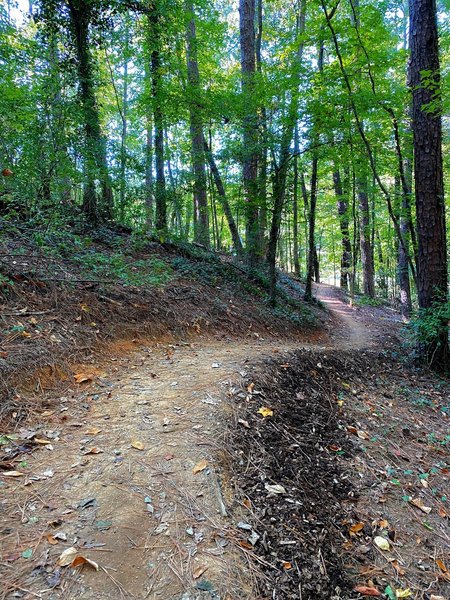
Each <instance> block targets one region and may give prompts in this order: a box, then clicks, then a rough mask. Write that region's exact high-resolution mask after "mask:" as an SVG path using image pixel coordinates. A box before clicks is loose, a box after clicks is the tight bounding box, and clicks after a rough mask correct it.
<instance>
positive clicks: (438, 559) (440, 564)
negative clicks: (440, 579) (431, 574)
mask: <svg viewBox="0 0 450 600" xmlns="http://www.w3.org/2000/svg"><path fill="white" fill-rule="evenodd" d="M436 564H437V566H438V567H439V568H440V570H441V571H442V572H443V573H447V567H446V566H445V564H444V562H443V561H442V560H441V559H440V558H437V559H436Z"/></svg>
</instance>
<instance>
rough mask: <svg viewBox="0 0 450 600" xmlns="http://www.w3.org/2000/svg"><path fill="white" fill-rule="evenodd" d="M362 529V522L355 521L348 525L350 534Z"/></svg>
mask: <svg viewBox="0 0 450 600" xmlns="http://www.w3.org/2000/svg"><path fill="white" fill-rule="evenodd" d="M363 529H364V523H355V524H354V525H352V526H351V527H350V534H354V535H355V534H356V533H359V532H360V531H362V530H363Z"/></svg>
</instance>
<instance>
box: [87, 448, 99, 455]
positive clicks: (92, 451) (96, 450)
mask: <svg viewBox="0 0 450 600" xmlns="http://www.w3.org/2000/svg"><path fill="white" fill-rule="evenodd" d="M102 452H103V450H100V448H89V450H86V451H85V452H83V454H101V453H102Z"/></svg>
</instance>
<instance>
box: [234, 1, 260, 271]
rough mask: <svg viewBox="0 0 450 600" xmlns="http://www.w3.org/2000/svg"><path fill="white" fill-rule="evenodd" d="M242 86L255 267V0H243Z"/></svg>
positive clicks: (249, 236)
mask: <svg viewBox="0 0 450 600" xmlns="http://www.w3.org/2000/svg"><path fill="white" fill-rule="evenodd" d="M239 30H240V48H241V87H242V94H243V96H244V106H245V107H246V108H245V114H244V116H243V121H242V156H243V159H242V176H243V187H244V203H245V207H246V251H247V257H248V262H249V265H250V266H251V267H253V266H255V264H256V263H257V262H258V260H259V258H260V257H259V252H258V251H259V239H260V235H259V202H258V128H257V125H258V119H257V114H256V107H255V105H254V104H255V102H254V96H255V72H256V48H255V0H239Z"/></svg>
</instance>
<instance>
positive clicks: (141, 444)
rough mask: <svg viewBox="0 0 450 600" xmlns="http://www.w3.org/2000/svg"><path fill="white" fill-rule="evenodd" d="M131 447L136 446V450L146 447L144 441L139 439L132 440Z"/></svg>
mask: <svg viewBox="0 0 450 600" xmlns="http://www.w3.org/2000/svg"><path fill="white" fill-rule="evenodd" d="M131 447H132V448H135V449H136V450H144V448H145V446H144V443H143V442H140V441H139V440H132V442H131Z"/></svg>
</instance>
